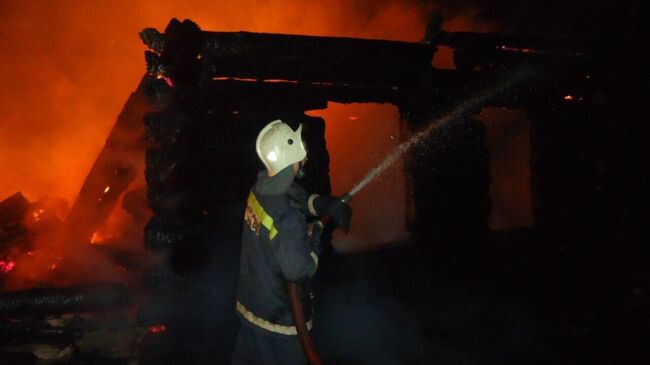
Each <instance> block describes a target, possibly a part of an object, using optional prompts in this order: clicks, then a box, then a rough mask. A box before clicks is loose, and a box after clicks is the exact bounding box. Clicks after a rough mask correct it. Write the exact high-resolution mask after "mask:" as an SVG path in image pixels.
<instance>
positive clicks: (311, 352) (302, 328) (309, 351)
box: [287, 193, 352, 365]
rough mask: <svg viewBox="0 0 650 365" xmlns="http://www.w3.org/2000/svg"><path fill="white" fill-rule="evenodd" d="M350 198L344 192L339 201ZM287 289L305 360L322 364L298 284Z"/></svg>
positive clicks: (326, 218) (326, 220) (325, 219)
mask: <svg viewBox="0 0 650 365" xmlns="http://www.w3.org/2000/svg"><path fill="white" fill-rule="evenodd" d="M350 200H352V194H350V193H345V194H343V196H342V197H341V203H344V204H347V203H349V202H350ZM329 221H330V217H329V216H324V217H321V218H320V219H318V222H320V224H321V225H322V226H325V225H326V224H328V223H329ZM287 290H288V292H289V300H290V301H291V315H292V316H293V322H294V323H295V325H296V332H297V333H298V341H300V346H301V347H302V350H303V352H304V353H305V356H306V357H307V361H309V364H310V365H322V361H321V359H320V356H319V355H318V352H316V348H315V347H314V342H313V341H312V339H311V335H309V330H308V329H307V323H306V321H305V312H304V310H303V308H302V302H301V301H300V284H298V283H295V282H292V281H290V282H288V283H287Z"/></svg>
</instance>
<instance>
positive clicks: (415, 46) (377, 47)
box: [141, 19, 434, 86]
mask: <svg viewBox="0 0 650 365" xmlns="http://www.w3.org/2000/svg"><path fill="white" fill-rule="evenodd" d="M141 34H142V35H143V36H142V38H143V41H145V43H147V42H148V43H149V44H148V45H149V46H150V47H151V48H152V49H154V50H158V51H162V55H161V63H162V65H163V67H167V70H168V71H169V72H170V73H171V74H174V73H175V70H174V69H176V68H179V67H180V66H183V67H184V68H187V67H186V66H187V65H189V64H191V63H192V62H191V60H195V59H197V60H198V62H200V63H201V64H202V65H203V72H204V73H206V74H208V75H211V76H228V77H240V78H253V79H260V80H263V79H281V80H294V81H301V82H329V83H338V84H364V85H384V86H400V85H412V84H416V83H417V81H418V80H419V78H420V76H421V73H422V72H424V71H426V70H427V69H429V68H430V67H431V60H432V57H433V52H434V48H433V47H431V46H430V45H427V44H423V43H409V42H397V41H386V40H371V39H354V38H343V37H316V36H304V35H287V34H270V33H252V32H201V31H200V30H199V28H198V26H197V25H196V24H194V23H193V22H191V21H189V20H185V21H184V22H183V23H181V22H179V21H178V20H176V19H172V21H171V22H170V23H169V25H168V26H167V28H166V30H165V34H164V36H163V35H161V34H160V33H157V32H155V30H152V29H146V30H145V31H143V32H142V33H141ZM145 35H146V36H145ZM152 35H154V36H152ZM163 38H164V39H165V44H164V46H161V39H163ZM184 52H186V53H187V54H186V55H182V54H181V53H184ZM195 53H196V54H195ZM183 59H185V61H182V60H183ZM181 77H183V76H181Z"/></svg>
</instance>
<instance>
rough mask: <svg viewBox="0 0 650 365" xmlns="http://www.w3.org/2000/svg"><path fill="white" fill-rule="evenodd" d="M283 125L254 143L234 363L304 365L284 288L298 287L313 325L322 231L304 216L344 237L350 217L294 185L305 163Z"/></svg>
mask: <svg viewBox="0 0 650 365" xmlns="http://www.w3.org/2000/svg"><path fill="white" fill-rule="evenodd" d="M301 130H302V126H299V127H298V129H297V130H296V131H294V130H293V129H292V128H291V127H290V126H289V125H288V124H286V123H284V122H282V121H281V120H275V121H273V122H271V123H269V124H268V125H267V126H266V127H264V128H263V129H262V131H261V132H260V133H259V135H258V136H257V141H256V146H255V147H256V150H257V155H258V156H259V158H260V160H262V163H263V164H264V166H265V167H266V171H260V172H259V173H258V176H257V181H256V182H255V184H254V185H253V187H252V189H251V191H250V193H249V195H248V199H247V205H246V211H245V214H244V229H243V233H242V241H241V242H242V247H241V259H240V269H239V282H238V287H237V301H236V310H237V313H238V315H239V317H240V321H241V327H240V330H239V334H238V336H237V342H236V344H235V349H234V352H233V355H232V363H233V364H234V365H239V364H283V365H291V364H307V359H306V357H305V355H304V353H303V349H302V348H301V346H300V342H299V340H298V337H297V330H296V327H295V325H294V323H293V317H292V314H291V308H290V301H289V296H288V293H287V282H288V281H291V282H297V283H300V285H301V287H302V290H301V293H302V295H301V297H302V298H301V299H302V300H301V301H302V306H303V310H304V313H305V320H306V322H307V328H309V329H311V326H312V320H311V315H312V299H313V295H312V293H311V290H310V285H309V282H310V279H311V277H312V276H313V275H314V273H315V272H316V269H317V267H318V257H319V254H320V252H321V247H320V236H321V233H322V229H323V226H322V224H321V223H320V222H319V221H316V222H318V223H317V224H309V225H308V224H307V219H308V216H309V215H312V216H322V215H329V216H331V217H332V221H333V222H334V223H335V224H336V225H338V226H339V227H341V228H342V229H343V230H345V231H346V232H347V230H348V229H349V227H350V218H351V215H352V212H351V210H350V207H349V206H348V205H347V204H345V203H342V202H341V201H340V199H339V198H337V197H334V196H327V195H316V194H314V195H311V196H309V197H308V195H307V193H306V192H305V190H304V189H302V188H301V187H300V186H299V185H298V184H297V183H295V182H294V178H295V177H296V176H298V175H301V174H302V173H303V172H302V171H303V169H302V167H303V166H304V164H305V162H306V161H307V151H306V148H305V144H304V142H303V141H302V138H301Z"/></svg>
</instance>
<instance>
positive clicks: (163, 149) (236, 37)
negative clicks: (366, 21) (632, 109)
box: [139, 17, 589, 362]
mask: <svg viewBox="0 0 650 365" xmlns="http://www.w3.org/2000/svg"><path fill="white" fill-rule="evenodd" d="M439 25H440V23H439V22H436V21H435V17H434V20H433V21H432V23H431V24H430V26H429V28H428V29H427V32H426V34H425V36H424V41H423V42H422V43H408V42H394V41H382V40H367V39H350V38H336V37H315V36H299V35H285V34H262V33H251V32H208V31H202V30H201V29H200V28H199V26H198V25H197V24H195V23H194V22H192V21H191V20H184V21H182V22H181V21H178V20H176V19H172V20H171V21H170V23H169V24H168V26H167V27H166V29H165V31H164V33H161V32H158V31H157V30H155V29H151V28H149V29H145V30H143V31H142V32H141V33H140V36H141V39H142V40H143V42H144V43H145V44H146V45H147V46H148V47H149V50H148V51H146V52H145V60H146V62H147V71H148V75H147V81H146V82H147V83H148V84H149V86H147V87H146V88H147V90H149V95H150V101H151V102H152V103H154V104H155V105H156V107H157V111H155V112H152V113H149V114H147V115H146V116H145V118H144V123H145V125H146V129H147V137H148V140H149V142H150V144H149V146H148V149H147V152H146V170H145V176H146V178H147V186H148V203H149V206H150V207H151V209H152V211H153V213H154V216H153V217H152V218H151V220H150V221H149V223H148V224H147V226H146V228H145V245H146V247H147V248H148V249H150V250H152V251H154V252H157V253H160V254H163V255H164V256H165V257H166V258H167V262H166V263H163V264H161V265H160V266H159V267H157V268H152V269H151V270H150V271H149V273H148V274H147V275H145V281H146V285H147V288H148V290H150V295H151V296H152V298H155V299H152V300H151V301H150V303H149V304H148V305H143V306H141V307H140V308H139V318H140V319H141V325H144V324H150V323H156V322H161V321H162V322H164V321H165V320H171V319H172V318H174V317H175V316H176V314H175V313H177V312H178V311H179V310H180V309H179V308H183V307H186V306H187V305H188V299H187V296H188V295H187V294H184V293H183V291H182V289H181V291H180V293H178V292H175V291H178V290H179V289H178V285H180V284H175V283H176V281H177V280H178V279H177V278H179V277H183V276H192V275H195V273H196V272H197V271H200V270H201V266H202V265H201V263H202V262H205V256H206V254H209V252H210V249H209V248H208V247H206V241H209V239H208V238H207V237H211V233H210V232H219V234H218V237H219V239H218V244H223V245H224V246H225V245H226V243H228V242H238V240H239V236H238V234H239V230H238V229H239V228H238V227H239V225H240V223H239V219H238V218H239V212H241V211H242V209H243V206H241V204H242V202H243V201H244V200H245V199H244V198H245V195H246V193H247V190H248V188H249V187H250V185H251V184H252V182H253V181H254V178H255V174H254V172H255V171H257V170H258V169H259V168H260V164H259V162H258V161H257V158H256V156H255V154H254V152H253V150H252V148H251V146H252V145H253V144H254V140H255V136H256V134H257V132H258V131H259V129H260V128H261V127H262V126H263V125H264V124H265V123H266V122H268V121H270V120H273V119H278V118H281V119H283V120H285V121H288V122H289V123H293V124H294V125H295V124H297V123H303V124H304V125H305V126H306V128H305V135H306V139H307V144H308V145H309V146H311V147H310V163H309V164H307V168H308V169H313V171H309V172H308V174H307V176H308V179H307V180H306V181H304V182H303V184H304V185H305V187H306V188H307V189H308V190H309V191H313V192H319V193H329V192H330V190H331V187H330V180H329V155H328V152H327V145H326V142H325V138H324V131H325V127H326V121H325V120H323V119H321V118H314V117H310V116H307V115H305V111H307V110H313V109H324V108H326V107H327V103H328V102H337V103H353V102H360V103H391V104H393V105H396V106H397V107H398V109H399V111H400V114H401V116H402V120H401V121H400V123H401V125H402V130H403V131H404V132H405V133H406V134H407V135H408V133H410V132H413V131H417V130H419V129H420V128H421V127H423V126H425V125H427V124H428V123H430V122H431V121H433V120H435V118H436V116H440V115H443V114H444V112H446V111H447V110H448V108H449V104H450V103H452V102H453V100H461V99H463V98H465V97H468V96H470V97H471V95H472V92H475V90H479V89H482V86H487V85H491V84H492V83H493V82H494V81H495V80H498V79H499V78H500V77H501V76H502V75H503V74H506V73H508V72H509V71H512V70H513V68H514V67H515V65H519V64H521V63H526V64H529V65H531V67H545V68H552V69H553V72H557V74H558V75H561V77H564V76H566V75H567V74H571V73H572V72H574V71H575V69H576V68H577V67H582V66H583V62H585V60H587V59H588V57H589V55H588V54H586V53H585V52H583V51H582V50H580V49H579V48H578V47H574V45H572V44H570V43H568V42H564V41H560V42H558V41H554V40H548V39H542V38H532V39H530V40H529V39H527V38H521V37H512V36H506V35H499V34H478V33H447V32H444V31H442V30H440V28H439ZM438 45H447V46H449V47H451V48H453V49H454V60H455V62H456V66H457V70H440V69H435V68H433V67H432V66H431V62H432V58H433V55H434V53H435V51H436V47H437V46H438ZM583 81H584V80H577V79H576V80H575V85H577V86H576V87H578V88H579V87H580V85H582V82H583ZM553 82H554V81H553V80H543V81H541V80H530V81H529V82H526V83H523V84H519V85H517V86H516V87H514V88H513V89H511V90H506V91H504V92H502V93H500V94H498V95H496V96H495V97H494V98H492V100H490V101H489V102H488V103H487V104H486V105H485V106H499V107H517V108H524V109H527V108H529V107H530V105H529V104H528V103H529V101H530V100H534V99H535V96H536V95H538V94H544V95H549V94H553V92H551V90H554V88H555V85H553V84H552V83H553ZM575 85H572V86H575ZM560 92H562V91H555V93H558V95H557V96H558V97H560V96H561V95H560V94H559V93H560ZM535 103H537V102H535ZM551 103H554V101H553V102H551ZM478 112H480V109H478V110H468V111H467V113H466V115H464V116H463V117H462V118H460V119H461V120H460V121H459V122H458V123H455V124H453V125H452V126H450V127H449V128H445V129H444V130H442V131H441V132H440V134H439V135H437V136H435V137H432V138H439V139H440V140H444V141H445V143H441V144H436V143H432V144H430V145H433V146H435V147H430V148H433V149H434V151H433V152H432V151H430V150H427V151H425V149H426V147H425V146H420V147H416V148H413V150H412V151H410V152H409V154H408V156H407V157H406V162H405V171H406V172H407V174H406V178H407V190H408V191H407V195H408V196H407V197H405V199H406V202H407V205H408V206H407V211H408V213H407V214H408V221H409V222H408V223H409V228H410V229H411V230H413V231H416V232H417V231H418V230H425V229H431V230H433V232H434V233H433V234H434V236H438V237H442V238H444V237H451V236H454V237H464V238H465V239H466V240H469V241H473V240H476V239H478V238H480V237H482V236H483V235H484V234H485V233H486V231H487V220H488V216H489V210H490V199H489V195H488V189H489V185H490V175H489V170H488V156H487V151H486V149H485V147H484V139H485V129H484V127H483V125H482V124H480V123H478V122H476V121H474V120H472V119H471V117H472V115H474V114H476V113H478ZM416 156H417V157H418V158H417V159H416V158H415V157H416ZM459 166H460V167H459ZM545 171H546V170H545V169H544V168H543V166H541V165H536V166H535V167H534V171H533V174H534V176H533V180H536V179H542V178H543V175H544V173H545ZM430 201H436V204H427V202H430ZM544 209H552V207H549V206H548V205H545V206H544ZM210 242H211V241H210ZM212 244H215V243H214V242H213V243H212ZM224 249H225V248H224V247H221V248H219V247H217V248H214V247H213V248H212V249H211V250H212V252H215V250H217V251H219V250H224ZM219 252H222V251H219ZM325 259H326V258H325ZM223 265H224V266H228V263H223ZM228 267H230V266H228ZM224 270H225V269H224ZM228 285H233V286H234V283H231V284H228ZM233 300H234V299H233ZM228 308H229V307H227V308H226V307H224V308H223V310H224V311H227V310H228ZM154 348H155V347H154ZM152 351H153V349H152ZM152 351H149V353H151V352H152ZM159 356H160V360H161V361H162V359H164V355H162V354H160V355H159ZM217 356H218V355H217ZM221 356H223V358H222V359H220V360H221V361H224V362H228V361H229V358H228V357H227V355H223V354H222V355H221ZM212 360H216V359H212Z"/></svg>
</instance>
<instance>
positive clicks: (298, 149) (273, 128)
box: [255, 119, 307, 176]
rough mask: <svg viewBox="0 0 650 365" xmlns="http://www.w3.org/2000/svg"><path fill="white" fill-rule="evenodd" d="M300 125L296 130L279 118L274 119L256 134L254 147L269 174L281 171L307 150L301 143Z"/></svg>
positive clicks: (304, 154)
mask: <svg viewBox="0 0 650 365" xmlns="http://www.w3.org/2000/svg"><path fill="white" fill-rule="evenodd" d="M301 132H302V126H299V127H298V129H297V130H296V131H294V130H293V129H291V127H289V125H288V124H287V123H285V122H283V121H281V120H279V119H278V120H274V121H272V122H271V123H269V124H267V125H266V127H264V128H262V131H261V132H260V134H258V135H257V141H256V142H255V149H256V150H257V156H259V158H260V160H262V163H264V166H265V167H266V170H267V171H268V173H269V176H273V175H275V174H277V173H278V172H280V171H282V169H284V168H285V167H287V166H290V165H293V164H294V163H296V162H300V161H302V160H303V159H304V158H305V157H306V156H307V151H306V150H305V146H304V144H303V143H302V137H301V136H300V133H301Z"/></svg>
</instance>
